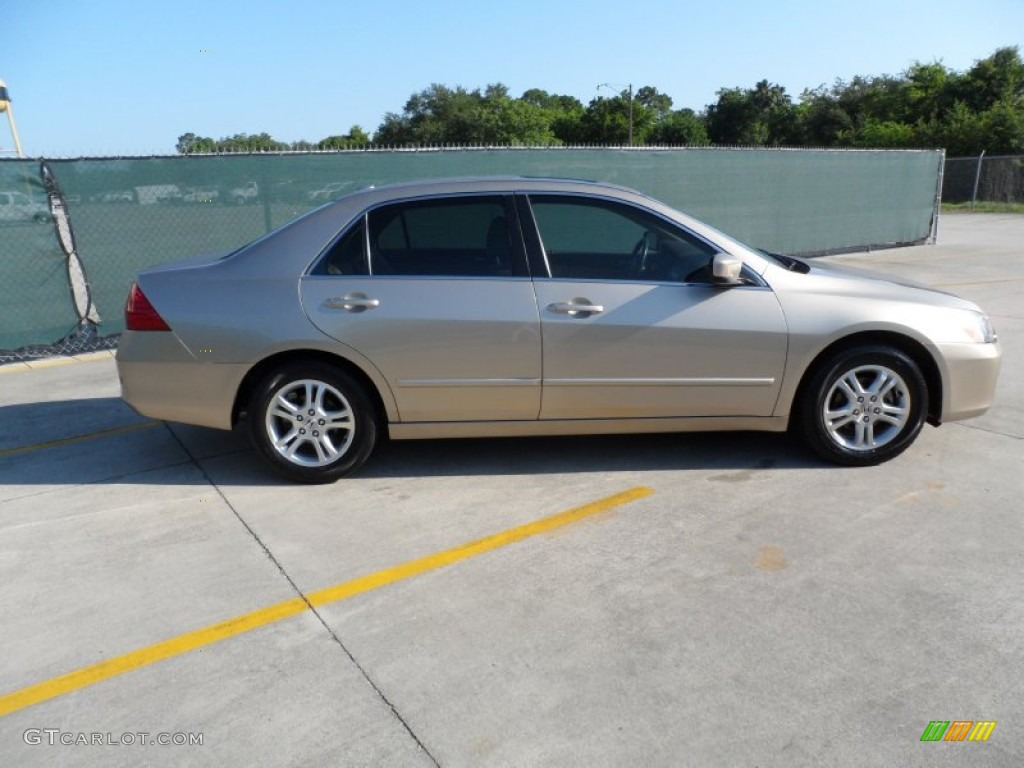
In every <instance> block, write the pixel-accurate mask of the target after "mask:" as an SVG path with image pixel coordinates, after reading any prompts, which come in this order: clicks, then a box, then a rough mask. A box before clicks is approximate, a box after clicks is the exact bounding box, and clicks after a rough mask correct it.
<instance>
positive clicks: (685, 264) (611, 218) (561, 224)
mask: <svg viewBox="0 0 1024 768" xmlns="http://www.w3.org/2000/svg"><path fill="white" fill-rule="evenodd" d="M530 204H531V206H532V208H533V215H534V219H535V220H536V222H537V228H538V229H539V230H540V237H541V241H542V242H543V246H544V252H545V254H546V256H547V260H548V266H549V268H550V270H551V276H552V277H554V278H568V279H574V280H642V281H655V282H706V281H708V280H709V279H710V268H709V264H710V262H711V257H712V256H714V254H715V248H713V247H712V246H710V245H708V244H707V243H705V242H703V241H702V240H700V239H699V238H697V237H695V236H694V235H691V234H690V233H688V232H686V231H684V230H682V229H679V228H678V227H674V226H672V225H671V224H669V223H668V222H666V221H664V220H663V219H660V218H659V217H657V216H654V215H653V214H650V213H647V212H645V211H642V210H640V209H637V208H634V207H632V206H628V205H623V204H621V203H614V202H610V201H605V200H585V199H583V198H574V197H560V196H554V195H547V196H546V195H532V196H531V197H530Z"/></svg>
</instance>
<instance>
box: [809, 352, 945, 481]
mask: <svg viewBox="0 0 1024 768" xmlns="http://www.w3.org/2000/svg"><path fill="white" fill-rule="evenodd" d="M797 409H798V410H797V417H798V418H797V428H798V430H799V432H800V433H801V434H802V436H803V438H804V440H805V441H806V442H807V444H808V445H809V446H810V447H811V449H812V450H814V452H815V453H817V454H818V455H819V456H821V457H823V458H825V459H828V460H829V461H832V462H835V463H838V464H846V465H851V466H870V465H872V464H880V463H882V462H883V461H888V460H889V459H891V458H893V457H895V456H898V455H899V454H900V453H902V452H903V451H904V450H906V449H907V447H908V446H909V445H910V444H911V443H913V442H914V440H915V439H916V438H917V435H918V433H920V431H921V427H922V426H923V425H924V420H925V415H926V414H927V413H928V385H927V383H926V382H925V379H924V376H923V375H922V373H921V369H920V367H919V366H918V365H917V363H915V362H914V360H913V359H911V358H910V357H909V356H908V355H906V354H904V353H903V352H901V351H899V350H898V349H894V348H892V347H886V346H863V347H855V348H853V349H849V350H842V351H840V352H838V353H836V354H834V355H832V356H831V357H829V358H828V359H826V360H824V361H823V362H822V364H821V365H819V366H818V367H817V368H816V369H815V371H814V372H813V373H812V374H811V378H810V379H809V380H808V381H807V386H806V387H804V388H803V397H802V401H801V402H800V403H798V405H797Z"/></svg>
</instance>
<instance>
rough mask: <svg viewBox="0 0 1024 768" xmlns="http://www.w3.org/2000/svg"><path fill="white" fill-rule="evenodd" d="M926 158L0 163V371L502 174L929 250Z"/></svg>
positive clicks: (814, 247) (819, 154)
mask: <svg viewBox="0 0 1024 768" xmlns="http://www.w3.org/2000/svg"><path fill="white" fill-rule="evenodd" d="M941 167H942V153H941V152H938V151H885V150H878V151H875V150H780V149H713V148H690V149H650V148H644V149H632V148H630V149H624V148H614V149H613V148H606V149H600V148H587V149H583V148H579V149H574V148H543V149H539V148H537V149H534V148H438V149H417V150H363V151H349V152H337V153H281V154H277V153H274V154H269V153H268V154H260V155H211V156H184V157H183V156H173V157H136V158H84V159H75V160H65V159H51V160H45V161H40V160H0V364H3V363H7V362H13V361H18V360H26V359H32V358H34V357H40V356H45V355H51V354H74V353H77V352H84V351H88V350H94V349H105V348H111V347H113V346H115V345H116V343H117V334H118V333H119V332H120V331H121V330H122V329H123V317H122V310H123V305H124V301H125V297H126V295H127V292H128V288H129V285H130V284H131V281H132V279H133V278H134V277H135V275H136V273H137V272H139V271H140V270H142V269H145V268H146V267H149V266H152V265H155V264H159V263H162V262H167V261H171V260H175V259H181V258H185V257H189V256H194V255H198V254H204V253H211V252H221V251H229V250H233V249H235V248H238V247H240V246H242V245H244V244H245V243H247V242H249V241H251V240H253V239H255V238H257V237H259V236H260V235H262V234H264V233H266V232H269V231H270V230H272V229H274V228H276V227H278V226H280V225H282V224H284V223H285V222H287V221H289V220H291V219H293V218H295V217H296V216H298V215H300V214H301V213H303V212H305V211H307V210H310V209H312V208H314V207H317V206H319V205H322V204H324V203H326V202H328V201H330V200H333V199H335V198H337V197H340V196H342V195H344V194H347V193H349V192H352V191H355V190H357V189H360V188H363V187H366V186H370V185H381V184H386V183H392V182H397V181H403V180H409V179H414V178H429V177H451V176H477V175H494V174H510V175H522V176H560V177H570V178H582V179H593V180H598V181H608V182H613V183H617V184H622V185H625V186H629V187H634V188H636V189H639V190H641V191H643V192H646V193H648V194H650V195H652V196H653V197H656V198H659V199H661V200H663V201H665V202H666V203H668V204H670V205H673V206H675V207H677V208H680V209H682V210H686V211H688V212H690V213H692V214H694V215H695V216H697V217H699V218H701V219H704V220H705V221H707V222H709V223H710V224H713V225H715V226H717V227H719V228H721V229H723V230H725V231H727V232H729V233H730V234H733V235H735V236H736V237H738V238H740V239H741V240H745V241H746V242H749V243H751V244H753V245H756V246H759V247H763V248H765V249H767V250H772V251H776V252H780V253H791V254H794V253H802V254H815V253H819V254H820V253H826V252H837V251H843V250H857V249H861V248H867V247H877V246H890V245H897V244H910V243H919V242H923V241H926V240H927V239H928V238H930V237H931V236H932V232H933V225H934V222H935V210H936V199H937V194H936V193H937V184H938V179H939V172H940V169H941Z"/></svg>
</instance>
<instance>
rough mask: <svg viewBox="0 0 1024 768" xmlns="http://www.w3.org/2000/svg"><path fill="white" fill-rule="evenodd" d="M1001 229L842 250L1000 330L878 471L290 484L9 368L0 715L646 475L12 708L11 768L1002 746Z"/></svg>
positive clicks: (698, 462)
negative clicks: (971, 728)
mask: <svg viewBox="0 0 1024 768" xmlns="http://www.w3.org/2000/svg"><path fill="white" fill-rule="evenodd" d="M1021 243H1024V216H998V215H996V216H975V215H966V214H959V215H951V216H945V217H943V219H942V221H941V223H940V229H939V244H938V245H937V246H922V247H917V248H906V249H899V250H891V251H878V252H874V253H871V254H853V255H848V256H840V257H834V258H833V260H835V261H838V262H842V263H848V264H855V265H857V266H864V267H870V268H873V269H878V270H881V271H887V272H891V273H893V274H898V275H902V276H905V277H910V278H913V279H915V280H919V281H922V282H926V283H930V284H934V285H941V286H943V287H945V288H947V289H948V290H951V291H953V292H956V293H959V294H961V295H964V296H966V297H968V298H971V299H973V300H975V301H978V302H979V303H980V304H981V305H982V306H983V308H985V309H986V310H987V311H988V312H989V313H990V315H991V316H992V317H993V320H994V323H995V325H996V327H997V330H998V331H999V334H1000V339H1001V341H1002V343H1003V345H1004V353H1005V356H1004V368H1003V373H1002V377H1001V380H1000V388H999V393H998V401H997V404H996V407H995V408H993V409H992V410H991V411H990V412H989V413H988V414H986V415H985V416H983V417H981V418H978V419H974V420H972V421H968V422H962V423H953V424H948V425H944V426H943V427H941V428H940V429H932V428H930V427H926V428H925V431H924V432H923V433H922V435H921V438H920V439H919V441H918V442H917V443H916V444H915V445H914V446H913V447H912V448H911V449H910V450H909V451H908V452H907V453H906V454H904V455H903V456H901V457H899V458H898V459H896V460H895V461H893V462H890V463H888V464H885V465H883V466H880V467H873V468H868V469H856V470H854V469H839V468H835V467H831V466H826V465H824V464H822V463H820V462H818V461H817V460H815V459H814V458H812V457H811V456H810V455H808V454H807V453H806V452H805V451H804V449H803V448H801V447H800V446H799V445H797V444H795V443H794V442H792V441H790V439H789V438H787V437H785V436H781V435H765V434H739V435H727V434H709V435H676V436H674V435H651V436H638V437H596V438H595V437H587V438H552V439H546V440H540V439H537V440H534V439H524V440H484V441H476V440H474V441H425V442H421V441H412V442H405V443H394V444H392V445H390V446H388V447H386V449H385V450H384V451H382V452H381V453H380V454H379V455H377V456H375V457H374V458H373V459H371V462H370V463H369V464H368V465H367V467H366V468H365V469H364V470H363V471H362V472H360V473H359V475H358V476H357V477H354V478H351V479H346V480H343V481H340V482H339V483H337V484H335V485H331V486H320V487H312V488H309V487H301V486H295V485H288V484H285V483H284V482H281V481H278V480H277V479H276V478H275V477H273V476H271V475H269V474H267V473H266V471H265V470H264V469H263V467H262V466H261V464H260V463H259V462H258V461H257V457H256V456H255V455H254V454H253V453H252V451H251V450H250V448H249V446H248V443H247V441H246V440H245V439H244V436H242V435H241V434H232V433H221V432H216V431H211V430H204V429H199V428H192V427H186V426H182V425H168V424H162V423H153V422H148V421H147V420H145V419H142V418H140V417H138V416H137V415H135V414H134V413H133V412H131V410H130V409H128V408H127V407H126V406H125V405H124V404H123V403H122V402H121V401H120V400H119V397H118V394H119V393H118V384H117V378H116V372H115V370H114V366H113V361H112V359H110V358H109V356H103V355H100V356H95V357H92V358H90V359H89V360H87V361H83V362H78V363H74V364H72V365H60V366H56V367H37V368H33V369H23V370H14V369H10V367H7V368H5V369H0V617H2V621H0V643H2V647H3V649H4V653H3V654H2V659H3V661H2V662H0V701H2V697H4V696H5V695H6V694H11V693H13V692H16V691H19V690H23V689H25V688H26V687H29V686H33V685H36V684H39V683H48V684H52V685H55V686H57V688H59V687H60V685H61V683H60V680H61V676H63V675H66V674H67V673H71V672H73V671H75V670H80V669H83V668H88V667H90V666H91V665H96V664H98V663H103V662H105V661H109V660H111V659H116V658H120V657H122V656H123V655H124V654H128V653H129V652H132V651H135V650H137V649H145V648H150V647H153V646H155V645H157V644H160V643H162V642H165V641H168V640H169V639H173V638H179V637H181V636H183V635H185V634H187V633H190V632H195V631H198V630H202V629H203V628H208V627H211V626H214V625H217V624H218V623H219V622H223V621H225V620H228V619H232V618H233V617H238V616H241V615H243V614H252V613H254V612H257V613H258V612H260V611H261V610H264V609H266V607H267V606H274V605H278V604H281V603H282V602H286V601H289V600H294V599H296V598H299V599H308V598H309V596H310V595H313V594H315V593H316V591H317V590H320V589H323V588H325V587H330V586H332V585H338V584H348V583H351V582H353V580H358V579H359V578H360V577H363V576H365V575H366V574H371V573H377V572H388V569H390V568H392V567H393V566H396V565H398V564H402V563H408V562H410V561H415V560H417V559H418V558H424V557H426V556H429V555H431V554H432V553H438V552H442V551H447V550H450V549H451V548H454V547H458V546H459V545H462V544H464V543H466V542H471V541H474V540H478V539H481V538H482V537H487V536H489V535H491V534H495V533H498V532H501V531H507V530H509V529H513V528H516V527H517V526H523V525H525V524H529V523H531V521H536V520H539V519H542V518H545V517H547V516H550V515H556V514H558V513H561V512H564V511H565V510H571V509H575V508H579V507H580V506H581V505H585V504H587V503H588V502H592V501H595V500H599V499H604V498H606V497H610V496H612V495H614V494H618V493H620V492H622V491H624V490H627V489H631V488H648V489H650V490H651V491H652V493H651V494H650V495H647V496H644V497H642V498H636V499H634V500H631V501H629V502H628V503H622V504H619V505H616V506H610V507H608V508H606V509H602V510H600V511H598V512H596V513H594V514H587V515H586V516H584V517H581V518H580V519H579V521H578V522H574V523H572V524H569V525H565V526H563V527H560V528H557V529H551V530H540V531H538V532H537V533H535V534H533V535H531V536H530V537H528V538H523V539H521V540H517V541H516V542H515V543H510V544H507V545H505V546H498V547H495V548H492V549H490V550H487V551H484V552H481V553H480V554H479V555H476V556H472V557H468V558H466V559H463V560H460V561H458V562H453V563H452V564H450V565H447V566H444V567H438V568H435V569H432V570H428V571H423V572H418V573H417V574H416V575H413V576H410V577H408V578H403V579H396V580H393V581H386V580H385V581H383V582H382V583H381V585H380V586H379V587H377V588H375V589H371V590H369V591H365V592H363V593H360V594H357V595H355V596H353V597H350V598H347V599H339V600H336V601H333V602H328V603H325V604H323V605H318V606H317V607H316V609H315V610H302V611H300V612H299V613H296V614H295V615H291V616H290V617H289V618H285V619H282V620H275V621H267V622H265V623H263V624H260V625H259V626H257V627H256V628H254V629H252V630H250V631H245V632H240V633H238V634H234V635H231V636H225V639H222V640H219V641H216V642H211V643H209V644H208V645H200V646H197V647H195V648H192V649H191V650H188V651H185V652H181V653H178V654H176V655H172V656H170V657H168V658H166V659H164V660H161V661H158V662H156V663H153V664H149V665H144V666H138V667H133V668H130V669H126V670H125V671H124V672H123V673H120V674H116V675H113V676H111V677H109V678H108V679H104V680H102V681H101V682H97V683H96V684H94V685H84V686H79V687H75V688H73V689H70V690H67V691H66V692H61V693H59V694H58V695H55V696H53V697H52V698H47V699H46V700H43V701H40V702H39V703H35V704H32V705H29V706H24V707H20V708H17V709H15V710H14V711H11V712H10V713H9V714H6V715H2V716H0V765H11V766H15V765H16V766H34V765H103V766H120V765H124V766H136V765H140V764H147V765H175V766H179V765H217V764H221V765H253V766H258V765H268V766H269V765H295V766H300V765H301V766H306V765H331V766H337V765H345V766H348V765H402V766H405V765H443V766H476V765H487V766H520V765H531V766H532V765H552V766H566V765H578V766H620V765H665V766H670V765H671V766H690V765H692V766H718V765H722V766H761V767H762V768H764V767H765V766H805V765H806V766H822V765H836V766H864V765H900V766H904V765H921V766H945V765H949V766H954V765H956V766H962V765H972V766H1008V767H1009V766H1019V765H1021V764H1022V762H1024V697H1022V696H1021V694H1020V691H1021V689H1022V685H1024V673H1022V670H1024V666H1022V665H1021V663H1020V660H1021V655H1022V651H1024V602H1022V601H1021V599H1020V595H1021V593H1022V591H1024V590H1022V588H1024V576H1022V574H1024V554H1022V545H1021V542H1022V541H1024V536H1022V534H1024V522H1022V516H1021V514H1020V509H1021V497H1022V495H1024V475H1022V472H1021V467H1022V466H1024V462H1022V459H1024V388H1022V386H1021V383H1020V382H1021V381H1022V374H1024V363H1022V362H1021V361H1022V360H1024V311H1022V309H1021V307H1022V306H1024V253H1022V251H1021V245H1020V244H1021ZM40 445H42V447H38V446H40ZM33 446H35V447H33ZM54 681H56V682H54ZM55 690H56V689H55ZM934 720H942V721H945V720H949V721H956V720H992V721H996V722H997V726H996V727H995V729H994V730H993V732H992V734H991V736H990V738H989V740H988V741H986V742H984V743H972V742H963V743H949V742H940V743H926V742H921V741H920V738H921V735H922V732H923V731H924V730H925V728H926V726H928V724H929V722H930V721H934ZM142 732H145V733H146V734H148V735H147V737H145V738H139V737H137V736H132V738H131V739H130V740H131V742H132V743H97V744H93V743H86V744H82V743H77V744H75V743H72V744H67V745H65V744H61V743H60V741H61V739H62V738H63V739H64V740H65V741H73V742H74V741H79V742H80V741H81V740H82V739H81V738H80V737H82V736H84V737H85V740H86V741H87V742H88V741H90V740H92V739H93V738H94V737H93V735H94V734H99V735H101V737H102V738H101V739H100V741H102V742H111V741H119V742H125V741H128V740H129V739H127V738H125V737H126V735H128V734H139V733H142ZM158 734H167V735H168V736H169V737H172V738H171V739H170V740H172V741H173V740H174V739H176V738H178V737H179V736H182V737H183V738H184V740H186V741H187V740H188V739H189V738H192V737H194V736H195V735H197V734H198V735H201V739H202V744H195V743H193V744H188V743H184V744H174V743H171V744H166V745H161V744H152V745H151V744H149V743H148V741H149V740H150V739H151V738H155V737H156V736H157V735H158ZM49 739H55V740H56V743H54V744H52V745H51V744H49V743H48V740H49ZM179 740H180V739H179ZM37 741H38V742H41V743H35V742H37ZM140 742H146V743H140Z"/></svg>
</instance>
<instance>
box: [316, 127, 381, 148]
mask: <svg viewBox="0 0 1024 768" xmlns="http://www.w3.org/2000/svg"><path fill="white" fill-rule="evenodd" d="M370 143H371V140H370V135H369V134H368V133H367V132H366V131H364V130H363V128H362V126H360V125H353V126H352V127H351V128H349V129H348V133H346V134H343V135H337V136H328V137H327V138H325V139H320V141H318V142H317V144H316V148H317V149H354V148H358V147H366V146H369V144H370Z"/></svg>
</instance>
